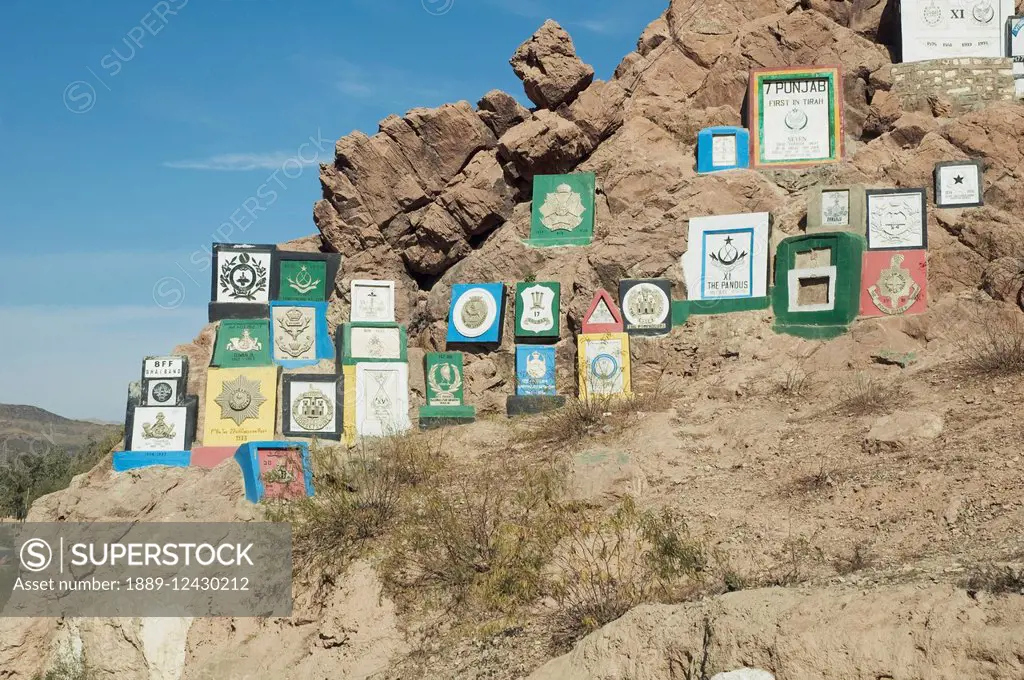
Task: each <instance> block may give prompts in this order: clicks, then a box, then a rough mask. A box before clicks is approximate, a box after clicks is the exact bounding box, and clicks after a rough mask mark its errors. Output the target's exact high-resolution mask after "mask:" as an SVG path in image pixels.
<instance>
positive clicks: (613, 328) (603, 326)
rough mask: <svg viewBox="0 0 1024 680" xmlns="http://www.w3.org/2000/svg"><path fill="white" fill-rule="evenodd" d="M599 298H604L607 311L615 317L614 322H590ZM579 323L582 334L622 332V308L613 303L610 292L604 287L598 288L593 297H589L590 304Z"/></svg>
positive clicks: (623, 327)
mask: <svg viewBox="0 0 1024 680" xmlns="http://www.w3.org/2000/svg"><path fill="white" fill-rule="evenodd" d="M601 300H604V301H605V304H607V305H608V311H610V312H611V314H612V318H614V319H615V322H614V323H591V321H590V318H591V317H592V316H594V312H596V311H597V306H598V304H600V302H601ZM580 325H581V326H582V329H583V333H584V334H594V333H623V332H625V328H626V326H625V323H624V322H623V320H622V310H621V309H619V306H618V305H617V304H616V303H615V300H614V299H613V298H612V294H611V293H609V292H608V291H606V290H605V289H604V288H598V289H597V291H596V292H595V293H594V297H593V299H591V301H590V306H589V307H587V313H586V314H584V315H583V321H582V323H581V324H580Z"/></svg>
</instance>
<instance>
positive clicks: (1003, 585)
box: [960, 565, 1024, 596]
mask: <svg viewBox="0 0 1024 680" xmlns="http://www.w3.org/2000/svg"><path fill="white" fill-rule="evenodd" d="M960 585H961V586H962V587H963V588H964V589H965V590H966V591H967V592H968V593H970V594H971V595H972V596H974V595H975V594H977V593H979V592H986V593H991V594H993V595H1004V594H1010V593H1014V594H1018V595H1024V572H1021V571H1017V570H1014V569H1013V568H1011V567H1008V566H1004V567H996V566H994V565H980V566H977V567H975V568H974V570H973V571H972V572H971V573H970V574H969V575H968V576H967V578H965V579H964V580H963V581H962V582H961V584H960Z"/></svg>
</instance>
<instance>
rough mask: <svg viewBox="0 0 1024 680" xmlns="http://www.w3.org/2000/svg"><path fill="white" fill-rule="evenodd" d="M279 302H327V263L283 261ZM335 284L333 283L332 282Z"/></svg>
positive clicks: (281, 262)
mask: <svg viewBox="0 0 1024 680" xmlns="http://www.w3.org/2000/svg"><path fill="white" fill-rule="evenodd" d="M280 265H281V271H280V277H281V278H280V283H279V286H280V287H279V289H278V296H277V299H278V300H291V301H298V302H324V301H326V300H327V263H326V262H325V261H323V260H281V261H280ZM332 284H333V282H332Z"/></svg>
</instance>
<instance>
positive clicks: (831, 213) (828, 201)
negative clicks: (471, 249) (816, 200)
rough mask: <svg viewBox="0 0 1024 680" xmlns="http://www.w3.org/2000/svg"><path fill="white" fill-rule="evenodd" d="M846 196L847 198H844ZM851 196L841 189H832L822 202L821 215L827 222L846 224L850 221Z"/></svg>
mask: <svg viewBox="0 0 1024 680" xmlns="http://www.w3.org/2000/svg"><path fill="white" fill-rule="evenodd" d="M844 198H846V200H844ZM848 201H849V198H848V197H846V196H845V194H843V192H841V191H831V192H829V194H828V198H825V199H824V200H823V202H822V207H821V216H822V218H823V219H822V222H824V223H825V224H846V223H847V222H848V221H849V219H850V218H849V205H848Z"/></svg>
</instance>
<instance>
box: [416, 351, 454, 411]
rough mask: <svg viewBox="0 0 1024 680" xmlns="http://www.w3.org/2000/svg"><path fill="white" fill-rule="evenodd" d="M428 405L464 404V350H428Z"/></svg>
mask: <svg viewBox="0 0 1024 680" xmlns="http://www.w3.org/2000/svg"><path fill="white" fill-rule="evenodd" d="M424 364H425V366H426V382H427V406H445V407H452V406H462V391H463V384H462V382H463V374H462V352H427V354H426V357H425V359H424Z"/></svg>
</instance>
